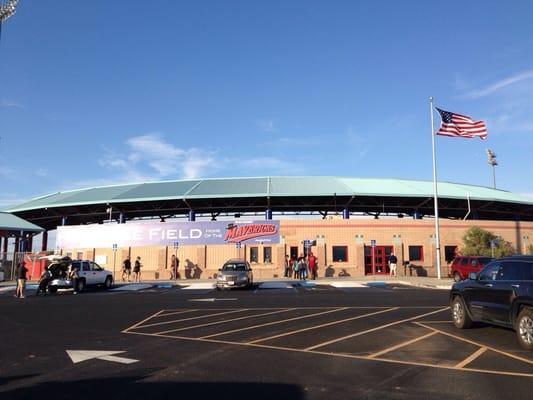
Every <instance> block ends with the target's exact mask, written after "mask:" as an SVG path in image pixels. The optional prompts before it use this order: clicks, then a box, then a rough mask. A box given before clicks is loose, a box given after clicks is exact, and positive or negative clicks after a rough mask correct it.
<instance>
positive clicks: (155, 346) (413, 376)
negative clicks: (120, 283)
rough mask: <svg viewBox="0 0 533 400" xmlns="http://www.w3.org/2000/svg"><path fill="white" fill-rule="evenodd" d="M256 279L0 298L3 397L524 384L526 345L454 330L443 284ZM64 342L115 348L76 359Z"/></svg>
mask: <svg viewBox="0 0 533 400" xmlns="http://www.w3.org/2000/svg"><path fill="white" fill-rule="evenodd" d="M341 286H342V285H341ZM348 286H349V285H348ZM266 287H271V289H266V288H263V289H261V288H260V287H257V288H255V289H254V290H237V291H224V292H218V291H216V290H213V289H212V288H211V287H209V285H197V286H193V287H192V289H184V288H183V287H172V288H168V287H161V288H158V287H148V288H145V289H142V290H139V291H111V292H107V291H101V290H94V291H88V292H87V293H85V294H83V295H81V296H72V295H71V294H70V293H68V292H65V293H62V294H59V295H55V296H47V297H44V298H43V297H35V296H31V295H30V296H29V297H27V298H26V299H24V301H21V300H18V299H14V298H13V297H11V296H3V297H1V298H0V322H1V324H2V326H3V327H5V328H4V330H3V331H2V332H0V335H1V336H2V340H1V341H0V352H1V354H2V363H1V365H0V375H1V376H2V377H3V378H2V379H0V397H1V398H3V396H5V398H9V399H27V398H34V397H39V396H41V394H42V393H44V392H47V393H48V392H54V393H59V394H58V395H56V396H55V398H58V399H61V398H65V399H66V398H69V399H70V398H71V397H72V394H71V393H72V392H76V393H77V394H76V396H75V397H77V398H80V399H93V398H94V396H95V393H94V391H93V390H92V388H94V387H101V386H102V385H105V386H106V388H107V389H106V391H107V393H108V394H109V397H114V398H119V399H120V398H124V399H126V398H127V399H128V400H130V399H140V398H168V396H169V395H174V393H175V394H176V395H180V396H188V395H190V396H196V397H200V398H202V397H207V396H216V397H217V398H231V399H240V398H243V399H244V398H249V396H250V395H249V394H248V393H249V392H252V393H253V396H254V398H259V399H262V398H265V399H266V398H268V399H270V398H272V397H278V398H295V399H315V398H316V399H330V398H350V399H351V398H369V399H374V398H375V399H378V398H379V399H382V398H398V399H404V398H410V399H420V398H430V397H431V398H432V399H434V398H443V399H449V398H452V399H454V398H457V399H463V398H471V399H484V400H486V399H500V398H502V396H504V395H505V396H507V395H509V396H522V397H528V396H529V394H530V389H529V388H530V385H531V382H532V378H533V354H531V353H529V352H527V351H525V350H523V349H521V348H520V346H519V345H518V343H517V342H516V338H515V333H514V332H513V331H511V330H508V329H503V328H497V327H491V326H485V325H479V326H476V327H475V328H473V329H469V330H458V329H456V328H455V327H454V326H453V324H452V323H451V320H450V310H449V308H448V304H447V296H448V292H447V291H445V290H430V289H417V288H410V287H403V286H401V285H387V286H379V287H335V286H331V285H321V284H319V285H302V286H298V287H281V286H279V285H274V286H266ZM67 351H108V352H113V354H112V355H111V356H109V355H108V356H104V357H103V358H101V359H99V358H96V359H86V360H83V361H81V362H76V363H74V361H73V360H72V359H71V358H69V355H68V353H67ZM121 357H123V358H125V359H130V360H133V361H130V362H131V363H128V362H126V363H120V362H114V361H113V360H117V359H118V360H120V359H121ZM82 359H83V356H82Z"/></svg>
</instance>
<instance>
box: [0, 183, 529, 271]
mask: <svg viewBox="0 0 533 400" xmlns="http://www.w3.org/2000/svg"><path fill="white" fill-rule="evenodd" d="M438 191H439V216H440V245H441V264H442V265H443V266H444V267H443V271H442V274H443V276H446V275H447V273H448V270H447V267H446V266H447V263H449V262H450V261H451V260H452V259H453V257H454V256H455V254H456V253H457V251H458V248H459V247H460V246H461V244H462V237H463V235H464V233H465V232H466V230H468V229H469V228H471V227H472V226H479V227H481V228H483V229H486V230H490V231H491V232H493V233H495V234H496V235H499V236H501V237H502V238H503V239H505V240H507V241H509V242H511V243H512V245H513V246H514V247H515V248H516V249H517V251H518V252H521V253H528V251H529V249H530V248H531V246H530V244H531V242H530V238H531V239H532V240H533V199H529V198H527V197H524V196H521V195H518V194H513V193H510V192H507V191H504V190H496V189H491V188H487V187H481V186H472V185H464V184H455V183H448V182H439V184H438ZM6 211H8V212H10V213H12V214H14V215H16V216H18V217H20V218H23V219H25V220H26V221H29V222H30V223H32V224H35V225H37V226H39V227H42V228H43V229H44V230H45V232H44V233H43V241H42V244H43V250H46V247H47V232H48V231H50V230H55V229H57V238H56V244H57V246H56V247H57V248H56V251H59V252H61V254H63V255H70V256H71V257H74V258H83V259H92V260H95V261H96V262H97V263H100V264H102V266H104V267H106V268H107V269H111V270H113V269H114V270H115V271H116V274H117V278H118V277H119V274H120V267H121V263H122V260H123V259H124V258H125V257H127V256H130V257H131V258H132V259H134V258H136V257H137V256H140V257H141V260H142V263H143V279H168V278H169V277H170V262H171V258H172V255H177V257H178V258H179V259H180V275H181V277H182V278H211V277H214V276H215V275H216V273H217V271H218V268H220V266H221V265H222V264H223V263H224V261H225V260H227V259H228V258H234V257H242V258H246V259H247V260H248V261H250V262H251V264H252V265H253V268H254V275H255V276H256V277H258V278H267V277H276V276H277V277H281V276H283V265H284V260H285V257H286V255H288V256H289V257H297V256H300V255H302V254H306V253H307V252H309V251H311V252H313V253H314V254H315V255H316V256H317V257H318V259H319V276H343V275H344V276H363V275H369V274H375V275H379V274H387V273H389V270H388V265H387V255H389V254H390V253H391V252H394V253H395V255H396V256H397V257H398V260H399V262H398V264H399V268H398V273H399V275H403V274H417V275H428V276H436V275H437V272H436V269H435V265H436V251H435V229H434V218H433V215H434V207H433V183H432V182H430V181H417V180H401V179H364V178H343V177H311V176H307V177H256V178H226V179H192V180H178V181H165V182H148V183H137V184H126V185H116V186H105V187H94V188H87V189H79V190H72V191H66V192H59V193H53V194H50V195H47V196H42V197H38V198H35V199H32V200H30V201H28V202H26V203H24V204H20V205H17V206H14V207H11V208H10V209H8V210H6ZM33 234H35V233H32V232H27V233H24V236H23V237H20V236H17V235H16V234H14V235H12V237H13V238H12V239H11V240H14V241H16V242H17V246H19V248H20V249H21V250H29V249H31V239H32V235H33ZM8 240H9V237H8V236H4V237H3V249H4V251H7V243H8Z"/></svg>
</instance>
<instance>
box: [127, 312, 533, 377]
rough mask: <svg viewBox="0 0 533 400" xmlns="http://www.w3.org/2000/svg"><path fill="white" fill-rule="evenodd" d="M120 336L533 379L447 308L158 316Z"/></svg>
mask: <svg viewBox="0 0 533 400" xmlns="http://www.w3.org/2000/svg"><path fill="white" fill-rule="evenodd" d="M123 332H124V333H128V334H135V335H143V336H151V337H163V338H173V339H177V340H189V341H198V342H216V343H225V344H232V345H237V346H251V347H262V348H268V349H276V350H284V351H292V352H311V353H315V354H321V355H324V356H336V357H348V358H357V359H363V360H377V361H383V362H390V363H399V364H410V365H419V366H425V367H431V368H446V369H457V370H464V371H477V372H485V373H493V374H503V375H516V376H526V377H533V356H532V355H531V354H528V353H527V352H523V351H521V350H520V349H517V348H514V347H515V346H513V345H511V347H512V349H508V348H507V347H506V346H503V348H502V347H500V348H498V347H497V346H494V345H490V344H488V343H486V342H483V340H480V339H479V338H475V337H473V336H474V335H472V334H471V332H468V331H458V330H457V329H455V328H454V327H453V325H452V323H451V321H450V318H449V309H448V308H447V307H444V308H437V307H306V308H291V307H287V308H261V309H259V308H255V309H249V308H235V309H215V308H214V309H193V308H191V309H173V310H166V309H165V310H160V311H158V312H157V313H155V314H153V315H152V316H150V317H148V318H146V319H144V320H142V321H140V322H139V323H136V324H134V325H133V326H131V327H128V328H126V329H125V330H124V331H123Z"/></svg>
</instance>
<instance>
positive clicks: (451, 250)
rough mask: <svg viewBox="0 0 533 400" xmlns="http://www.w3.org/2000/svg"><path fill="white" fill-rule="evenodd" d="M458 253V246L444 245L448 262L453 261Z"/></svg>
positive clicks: (445, 257)
mask: <svg viewBox="0 0 533 400" xmlns="http://www.w3.org/2000/svg"><path fill="white" fill-rule="evenodd" d="M456 255H457V246H444V259H445V260H446V262H448V263H449V262H452V261H453V259H454V258H455V256H456Z"/></svg>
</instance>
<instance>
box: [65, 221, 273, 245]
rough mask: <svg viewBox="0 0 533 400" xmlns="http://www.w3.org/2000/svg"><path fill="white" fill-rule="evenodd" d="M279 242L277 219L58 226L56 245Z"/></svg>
mask: <svg viewBox="0 0 533 400" xmlns="http://www.w3.org/2000/svg"><path fill="white" fill-rule="evenodd" d="M175 243H178V245H179V246H181V245H185V246H186V245H204V244H227V243H242V244H249V243H279V221H251V222H231V221H198V222H139V223H133V222H128V223H125V224H104V225H75V226H58V227H57V237H56V247H57V248H60V249H75V248H91V247H97V248H101V247H113V246H114V245H116V246H117V247H135V246H174V245H175Z"/></svg>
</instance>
